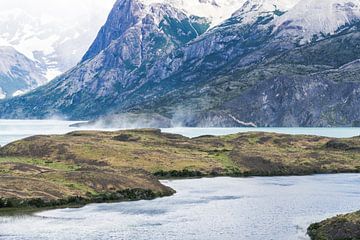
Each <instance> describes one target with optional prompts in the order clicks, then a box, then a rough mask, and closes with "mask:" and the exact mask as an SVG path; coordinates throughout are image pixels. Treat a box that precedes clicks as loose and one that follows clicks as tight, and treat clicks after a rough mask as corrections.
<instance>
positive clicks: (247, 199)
mask: <svg viewBox="0 0 360 240" xmlns="http://www.w3.org/2000/svg"><path fill="white" fill-rule="evenodd" d="M164 183H165V184H167V185H169V186H171V187H172V188H174V189H176V190H177V194H175V195H174V196H171V197H166V198H161V199H155V200H152V201H138V202H126V203H111V204H91V205H88V206H85V207H83V208H80V209H59V210H51V211H46V212H40V213H36V214H34V215H32V216H20V217H0V239H10V240H11V239H16V240H18V239H19V240H20V239H25V240H26V239H29V240H30V239H31V240H39V239H64V240H69V239H90V240H102V239H104V240H108V239H137V240H148V239H154V240H158V239H169V240H170V239H171V240H172V239H174V240H175V239H184V240H195V239H214V240H220V239H221V240H227V239H229V240H230V239H234V240H249V239H250V240H264V239H266V240H270V239H274V240H302V239H308V238H307V236H306V233H305V232H306V228H307V226H308V225H309V224H310V223H312V222H314V221H318V220H321V219H323V218H325V217H329V216H333V215H336V214H338V213H345V212H351V211H355V210H358V209H360V189H359V185H360V175H359V174H339V175H316V176H302V177H266V178H265V177H264V178H260V177H254V178H203V179H189V180H173V181H164Z"/></svg>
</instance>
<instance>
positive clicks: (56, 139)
mask: <svg viewBox="0 0 360 240" xmlns="http://www.w3.org/2000/svg"><path fill="white" fill-rule="evenodd" d="M339 172H360V138H358V137H355V138H349V139H332V138H326V137H317V136H305V135H297V136H294V135H285V134H275V133H258V132H252V133H239V134H233V135H227V136H218V137H215V136H202V137H197V138H187V137H184V136H181V135H176V134H168V133H162V132H161V131H160V130H157V129H140V130H125V131H116V132H99V131H77V132H72V133H69V134H65V135H48V136H33V137H29V138H26V139H23V140H20V141H16V142H13V143H10V144H8V145H6V146H4V147H2V148H0V208H3V209H6V208H14V207H16V208H19V207H35V208H37V207H53V206H63V205H67V204H80V205H82V204H86V203H90V202H104V201H122V200H138V199H152V198H155V197H161V196H169V195H171V194H173V193H174V190H172V189H170V188H168V187H166V186H164V185H162V184H161V183H160V182H159V180H158V179H159V178H172V177H200V176H279V175H305V174H315V173H339Z"/></svg>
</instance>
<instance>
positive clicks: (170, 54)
mask: <svg viewBox="0 0 360 240" xmlns="http://www.w3.org/2000/svg"><path fill="white" fill-rule="evenodd" d="M234 3H236V4H234ZM191 6H196V7H193V8H192V7H191ZM230 6H232V9H231V7H230ZM359 43H360V0H327V1H317V0H301V1H299V0H248V1H232V0H222V1H220V0H219V1H217V0H210V1H209V0H208V1H206V0H191V1H190V0H187V1H185V0H184V1H175V0H173V1H172V0H158V1H157V0H119V1H117V2H116V3H115V5H114V7H113V9H112V11H111V13H110V15H109V17H108V20H107V22H106V23H105V25H104V26H103V27H102V28H101V30H100V31H99V33H98V35H97V37H96V39H95V41H94V42H93V43H92V45H91V47H90V48H89V50H88V51H87V53H86V54H85V55H84V56H83V58H82V61H81V62H80V63H79V64H78V65H77V66H75V67H74V68H72V69H71V70H69V71H67V72H66V73H64V74H63V75H61V76H60V77H58V78H56V79H55V80H53V81H52V82H50V83H49V84H47V85H45V86H43V87H40V88H37V89H36V90H34V91H32V92H31V93H29V94H26V95H24V96H21V97H15V98H12V99H9V100H6V101H3V102H0V117H2V118H46V117H51V116H54V115H56V116H63V117H67V118H70V119H97V118H103V119H106V120H109V119H110V120H113V119H114V118H116V119H120V120H123V119H125V118H124V116H126V114H128V113H131V116H132V117H133V116H134V114H140V115H139V116H144V114H145V115H147V116H148V117H149V116H150V117H149V118H151V117H152V116H153V118H156V119H159V118H161V119H162V121H161V122H164V119H165V120H166V122H168V123H169V125H185V126H359V125H360V95H359V94H360V61H359V59H360V45H359Z"/></svg>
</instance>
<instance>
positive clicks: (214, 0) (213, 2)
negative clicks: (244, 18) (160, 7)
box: [141, 0, 246, 26]
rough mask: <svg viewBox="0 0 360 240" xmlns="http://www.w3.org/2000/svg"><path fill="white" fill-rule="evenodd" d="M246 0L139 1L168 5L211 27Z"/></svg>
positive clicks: (147, 3) (226, 17) (227, 16)
mask: <svg viewBox="0 0 360 240" xmlns="http://www.w3.org/2000/svg"><path fill="white" fill-rule="evenodd" d="M245 1H246V0H141V2H142V3H143V4H146V5H150V4H154V3H162V4H169V5H171V6H172V7H174V8H177V9H180V10H183V11H185V12H186V13H187V14H189V15H194V16H198V17H204V18H207V19H208V20H209V21H210V22H211V26H216V25H218V24H220V23H221V22H223V21H224V20H226V19H228V18H229V17H231V15H232V14H233V13H234V12H235V11H236V10H237V9H239V8H241V7H242V5H243V4H244V3H245Z"/></svg>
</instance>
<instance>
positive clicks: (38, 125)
mask: <svg viewBox="0 0 360 240" xmlns="http://www.w3.org/2000/svg"><path fill="white" fill-rule="evenodd" d="M76 123H81V122H75V121H62V120H0V146H4V145H5V144H8V143H10V142H12V141H15V140H19V139H22V138H25V137H29V136H32V135H39V134H42V135H44V134H65V133H68V132H72V131H78V130H103V131H116V130H121V129H133V128H141V127H142V125H141V124H140V125H139V124H136V123H132V124H130V123H124V125H123V126H121V127H119V128H111V127H107V126H106V125H104V123H101V124H93V125H81V127H71V125H73V124H76ZM162 131H163V132H168V133H176V134H181V135H184V136H187V137H198V136H201V135H226V134H234V133H239V132H249V131H259V132H275V133H285V134H308V135H318V136H326V137H338V138H345V137H354V136H359V135H360V128H185V127H175V128H162Z"/></svg>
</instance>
